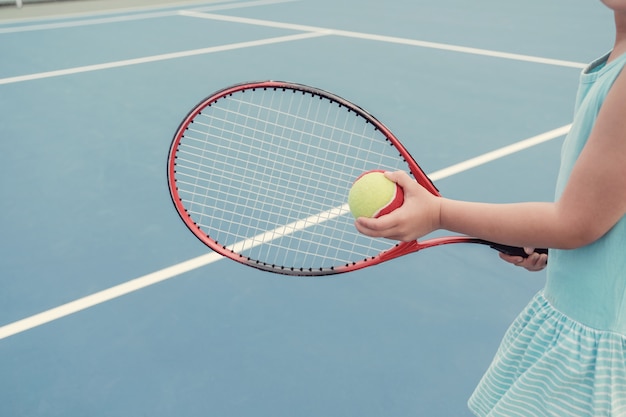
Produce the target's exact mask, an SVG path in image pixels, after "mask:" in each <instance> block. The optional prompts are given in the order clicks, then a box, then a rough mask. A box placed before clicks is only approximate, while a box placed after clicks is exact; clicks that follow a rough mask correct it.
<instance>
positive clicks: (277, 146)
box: [175, 89, 406, 269]
mask: <svg viewBox="0 0 626 417" xmlns="http://www.w3.org/2000/svg"><path fill="white" fill-rule="evenodd" d="M369 169H386V170H397V169H404V170H406V163H405V162H404V161H403V160H402V159H401V158H399V157H398V152H397V151H396V150H395V148H394V147H393V146H389V143H388V142H387V141H386V138H385V137H384V135H383V134H382V133H381V132H380V131H378V130H377V129H376V128H375V126H373V125H372V124H371V123H369V121H368V120H367V119H366V118H364V117H363V116H361V115H360V114H357V113H355V112H354V111H351V110H349V109H348V108H346V107H345V106H343V105H340V104H339V103H337V102H334V101H333V100H331V99H328V98H326V97H322V96H317V95H314V94H311V93H301V92H292V91H291V90H280V89H279V90H274V89H268V90H262V89H256V90H247V91H243V92H236V93H233V94H232V95H229V96H226V97H224V98H221V99H218V100H217V101H215V102H212V103H211V105H210V106H208V107H206V108H204V109H203V110H202V111H201V112H200V113H199V114H197V115H196V116H195V118H194V119H193V123H191V124H190V125H189V126H188V128H187V130H186V131H185V133H184V136H183V138H182V139H181V140H180V143H179V146H178V149H177V152H176V173H175V175H176V184H177V187H178V193H179V196H180V198H181V200H182V202H183V205H184V206H185V207H186V209H187V213H188V215H189V216H190V217H191V218H192V219H193V221H194V222H195V223H196V224H197V225H198V227H199V229H200V230H201V231H202V233H204V234H206V235H207V236H209V238H210V239H212V240H213V241H215V242H218V244H219V245H221V246H223V247H226V248H228V250H231V251H233V252H236V253H239V254H241V255H243V256H245V257H248V258H251V259H254V260H258V261H260V262H263V263H265V264H270V265H280V266H285V267H287V268H296V269H311V268H312V269H317V268H330V267H334V266H339V265H345V264H348V263H351V262H356V261H359V260H362V259H363V258H367V257H371V256H375V255H376V254H378V253H380V252H381V251H384V250H386V249H388V248H390V247H391V246H392V245H393V243H392V242H389V241H386V240H382V239H371V238H367V237H365V236H363V235H360V234H359V233H358V232H357V231H356V229H355V228H354V224H353V222H354V219H353V218H352V216H351V215H350V213H349V212H348V208H347V205H346V201H347V195H348V191H349V189H350V186H351V185H352V182H353V181H354V179H355V178H356V177H357V176H358V175H360V174H361V173H362V172H363V171H366V170H369Z"/></svg>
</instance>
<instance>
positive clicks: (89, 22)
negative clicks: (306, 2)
mask: <svg viewBox="0 0 626 417" xmlns="http://www.w3.org/2000/svg"><path fill="white" fill-rule="evenodd" d="M232 1H234V0H229V2H226V3H225V4H217V5H213V6H206V5H204V6H199V7H197V8H195V10H197V11H203V12H209V11H218V10H231V9H242V8H245V7H256V6H267V5H271V4H278V3H288V2H293V1H298V0H255V1H248V2H243V3H236V4H233V3H231V2H232ZM198 5H199V3H198V2H194V3H190V4H189V6H198ZM174 6H177V10H165V11H160V12H158V11H155V12H147V11H145V8H133V9H118V10H105V11H102V12H99V13H91V14H82V15H79V16H78V17H81V16H84V17H86V18H84V19H81V20H72V21H66V22H57V23H38V24H32V25H25V26H11V27H6V28H0V34H4V33H18V32H34V31H38V30H51V29H65V28H71V27H80V26H93V25H102V24H107V23H118V22H129V21H134V20H145V19H156V18H160V17H171V16H178V15H179V9H180V6H181V4H178V5H176V4H175V3H174V4H169V5H167V4H165V5H161V6H159V7H158V9H165V8H168V7H169V8H172V7H174ZM141 10H144V11H143V12H141ZM192 10H194V9H192ZM117 13H131V14H124V15H120V16H110V17H96V16H103V15H108V14H117ZM71 17H72V15H70V16H54V20H59V19H64V18H71ZM74 17H76V16H74ZM44 19H45V20H50V19H51V18H50V17H45V18H38V19H36V20H39V21H41V20H44ZM14 23H15V21H12V20H5V21H2V20H0V25H1V24H14Z"/></svg>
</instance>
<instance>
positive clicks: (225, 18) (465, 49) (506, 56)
mask: <svg viewBox="0 0 626 417" xmlns="http://www.w3.org/2000/svg"><path fill="white" fill-rule="evenodd" d="M178 13H179V14H180V15H182V16H189V17H197V18H201V19H210V20H220V21H224V22H232V23H242V24H246V25H256V26H267V27H272V28H280V29H291V30H299V31H304V32H323V33H329V32H330V34H332V35H336V36H344V37H349V38H357V39H367V40H373V41H379V42H387V43H396V44H403V45H410V46H419V47H422V48H430V49H440V50H444V51H452V52H461V53H465V54H472V55H482V56H489V57H493V58H503V59H511V60H516V61H525V62H533V63H537V64H545V65H555V66H560V67H569V68H585V67H586V66H587V64H585V63H581V62H572V61H564V60H560V59H551V58H542V57H537V56H531V55H522V54H513V53H508V52H500V51H492V50H489V49H480V48H470V47H466V46H459V45H451V44H445V43H438V42H427V41H419V40H414V39H406V38H398V37H395V36H383V35H375V34H369V33H362V32H352V31H347V30H337V29H329V28H322V27H317V26H307V25H298V24H292V23H282V22H274V21H270V20H260V19H251V18H247V17H236V16H225V15H218V14H211V13H203V12H197V11H189V10H188V11H185V10H182V11H179V12H178Z"/></svg>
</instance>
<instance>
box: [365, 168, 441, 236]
mask: <svg viewBox="0 0 626 417" xmlns="http://www.w3.org/2000/svg"><path fill="white" fill-rule="evenodd" d="M385 176H386V177H387V178H389V179H390V180H391V181H393V182H395V183H397V184H398V185H399V186H400V187H402V189H403V191H404V203H403V204H402V206H401V207H399V208H397V209H396V210H394V211H393V212H391V213H389V214H387V215H384V216H381V217H379V218H377V219H370V218H365V217H360V218H358V219H357V220H356V222H355V226H356V228H357V230H358V231H359V232H361V233H363V234H364V235H367V236H371V237H385V238H388V239H393V240H400V241H404V242H408V241H411V240H415V239H418V238H420V237H422V236H424V235H426V234H428V233H430V232H432V231H434V230H437V229H438V228H439V202H440V199H441V197H436V196H434V195H432V194H431V193H430V192H428V191H427V190H426V189H425V188H423V187H422V186H421V185H419V184H418V182H417V181H415V180H414V179H413V178H411V177H410V176H409V175H408V174H407V173H406V172H402V171H397V172H386V173H385Z"/></svg>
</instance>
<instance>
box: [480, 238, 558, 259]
mask: <svg viewBox="0 0 626 417" xmlns="http://www.w3.org/2000/svg"><path fill="white" fill-rule="evenodd" d="M489 246H490V247H491V248H492V249H495V250H497V251H498V252H502V253H504V254H506V255H512V256H521V257H522V258H528V254H527V253H526V252H525V251H524V248H519V247H517V246H508V245H501V244H499V243H493V242H491V243H489ZM535 252H537V253H548V249H544V248H537V249H535Z"/></svg>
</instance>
